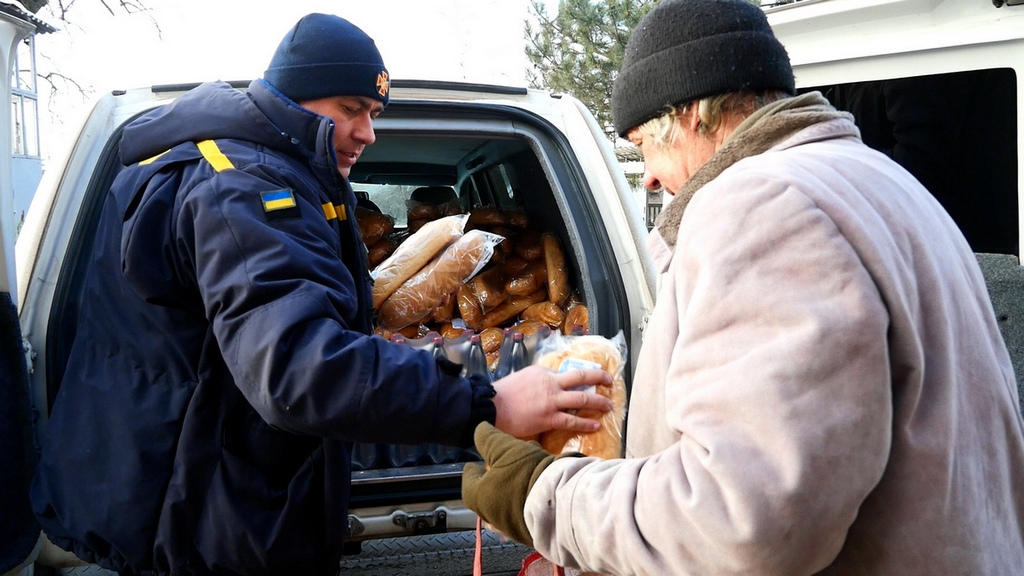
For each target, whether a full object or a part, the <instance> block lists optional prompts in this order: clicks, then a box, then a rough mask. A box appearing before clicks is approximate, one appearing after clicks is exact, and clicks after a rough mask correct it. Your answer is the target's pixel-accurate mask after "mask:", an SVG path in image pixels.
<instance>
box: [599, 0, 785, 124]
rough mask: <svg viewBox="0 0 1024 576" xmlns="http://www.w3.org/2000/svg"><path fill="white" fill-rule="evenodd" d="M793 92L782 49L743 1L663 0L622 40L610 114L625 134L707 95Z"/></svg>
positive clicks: (760, 14)
mask: <svg viewBox="0 0 1024 576" xmlns="http://www.w3.org/2000/svg"><path fill="white" fill-rule="evenodd" d="M773 88H774V89H779V90H783V91H786V92H788V93H790V94H795V93H796V84H795V82H794V79H793V69H792V68H791V67H790V64H789V56H788V55H787V54H786V49H785V48H783V47H782V44H781V43H780V42H779V41H778V40H777V39H776V38H775V34H774V33H772V29H771V27H770V26H769V25H768V19H767V18H766V17H765V15H764V12H762V11H761V9H760V8H758V7H757V6H754V5H753V4H751V3H750V2H749V1H748V0H663V1H662V2H661V3H660V4H658V5H657V6H655V7H654V9H652V10H651V11H650V12H648V13H647V15H646V16H645V17H644V18H643V20H641V21H640V23H639V24H638V25H637V27H636V29H635V30H633V35H632V36H630V38H629V42H628V43H627V44H626V54H625V56H624V58H623V60H622V70H621V71H620V72H619V75H618V77H617V78H616V79H615V84H614V86H613V87H612V121H613V123H614V125H615V131H616V132H618V133H619V135H620V136H625V135H626V133H627V132H629V130H631V129H632V128H634V127H636V126H639V125H640V124H643V123H644V122H646V121H648V120H650V119H651V118H655V117H656V116H659V115H661V114H662V113H663V112H665V110H666V109H667V107H669V106H674V105H677V104H683V103H685V102H691V101H693V100H699V99H701V98H706V97H708V96H716V95H718V94H727V93H730V92H738V91H740V90H753V91H761V90H767V89H773Z"/></svg>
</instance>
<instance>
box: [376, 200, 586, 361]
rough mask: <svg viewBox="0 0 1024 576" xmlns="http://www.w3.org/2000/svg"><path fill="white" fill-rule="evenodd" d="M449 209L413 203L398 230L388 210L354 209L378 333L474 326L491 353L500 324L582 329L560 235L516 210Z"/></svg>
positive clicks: (457, 332)
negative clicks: (367, 263)
mask: <svg viewBox="0 0 1024 576" xmlns="http://www.w3.org/2000/svg"><path fill="white" fill-rule="evenodd" d="M417 209H418V207H417ZM451 212H452V211H451V210H447V211H443V210H436V211H435V212H433V213H429V212H426V211H425V210H417V211H415V212H414V210H413V208H410V211H409V214H408V216H409V218H408V222H409V226H408V229H407V230H405V231H403V232H402V233H401V234H396V233H393V231H394V220H393V219H392V218H391V217H390V216H388V215H382V214H379V213H376V212H371V211H369V210H364V209H357V210H356V219H357V221H358V223H359V227H360V232H361V234H362V237H363V241H364V242H365V243H366V246H367V250H368V254H369V261H370V269H371V276H372V277H373V279H374V285H373V305H374V308H375V310H376V312H377V316H376V320H377V333H378V334H380V335H382V336H384V337H385V338H390V337H391V336H392V335H393V334H396V333H398V334H402V335H403V336H404V337H406V338H419V337H422V336H423V335H424V334H426V333H427V332H429V331H436V332H438V333H439V334H441V335H442V336H443V337H445V338H458V337H459V336H462V335H463V334H464V332H465V331H467V330H472V331H473V332H474V333H479V334H480V335H481V340H482V341H483V343H484V348H485V351H486V352H488V357H489V358H491V359H493V358H496V355H497V350H498V347H500V344H501V342H502V340H503V338H504V335H505V330H504V329H505V328H513V329H514V330H517V331H520V332H523V333H525V334H533V333H536V332H537V331H538V330H540V329H542V328H545V327H546V328H548V329H550V330H552V331H559V332H562V333H563V334H569V333H572V332H576V333H585V332H587V331H588V329H589V326H588V323H589V318H588V312H587V308H586V306H584V305H583V304H582V303H581V302H580V301H579V297H578V294H577V293H576V292H575V290H574V289H573V287H572V286H570V282H569V275H568V271H567V268H566V258H565V252H564V249H563V247H562V243H561V241H560V240H559V239H558V237H557V236H556V235H554V234H551V233H547V232H541V231H539V230H537V229H535V228H534V227H532V226H531V225H530V221H529V218H528V217H527V216H526V214H525V213H523V212H521V211H508V212H503V211H501V210H498V209H497V208H494V207H484V208H478V209H475V210H472V211H470V212H469V213H467V214H459V213H455V214H452V213H451ZM424 214H426V216H425V217H424Z"/></svg>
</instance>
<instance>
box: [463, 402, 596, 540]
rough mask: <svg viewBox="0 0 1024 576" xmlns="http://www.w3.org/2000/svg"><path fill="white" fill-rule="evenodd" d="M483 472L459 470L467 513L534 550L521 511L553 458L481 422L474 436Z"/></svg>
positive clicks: (479, 469) (472, 467) (471, 468)
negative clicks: (482, 459)
mask: <svg viewBox="0 0 1024 576" xmlns="http://www.w3.org/2000/svg"><path fill="white" fill-rule="evenodd" d="M473 440H474V441H475V442H476V449H477V451H479V452H480V455H481V456H483V458H484V464H485V465H486V468H485V467H484V466H482V465H480V464H476V463H470V464H466V466H465V467H464V468H463V469H462V500H463V502H465V503H466V506H468V507H469V509H470V510H472V511H474V512H476V513H477V515H478V516H480V518H481V519H482V520H483V521H484V522H487V523H488V524H490V525H491V526H494V528H495V529H496V530H498V531H499V532H501V533H502V534H505V535H506V536H508V537H509V538H511V539H513V540H515V541H516V542H519V543H521V544H526V545H527V546H530V547H532V546H533V537H532V536H530V531H529V530H528V529H527V528H526V520H525V519H524V518H523V509H524V508H525V506H526V497H527V495H529V493H530V489H531V488H533V484H534V483H535V482H536V481H537V478H538V477H539V476H540V474H541V472H543V471H544V469H545V468H547V467H548V465H550V464H551V463H552V462H554V461H555V459H556V458H561V457H563V456H581V454H579V453H572V454H562V455H559V456H555V455H553V454H550V453H548V452H547V451H546V450H544V449H543V448H541V447H540V444H537V443H536V442H526V441H523V440H519V439H518V438H515V437H513V436H509V435H508V434H505V433H504V432H502V431H500V430H498V429H497V428H495V427H494V426H491V425H490V424H489V423H487V422H481V423H480V424H479V425H477V427H476V432H475V433H474V434H473Z"/></svg>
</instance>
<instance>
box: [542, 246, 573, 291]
mask: <svg viewBox="0 0 1024 576" xmlns="http://www.w3.org/2000/svg"><path fill="white" fill-rule="evenodd" d="M542 243H543V245H544V263H545V265H546V268H547V278H546V280H547V283H548V300H550V301H552V302H554V303H555V304H558V305H559V306H562V305H563V304H565V299H566V298H568V297H569V291H570V290H569V274H568V272H567V271H566V268H565V252H563V251H562V243H561V242H560V241H559V240H558V237H557V236H555V235H554V234H544V236H543V239H542Z"/></svg>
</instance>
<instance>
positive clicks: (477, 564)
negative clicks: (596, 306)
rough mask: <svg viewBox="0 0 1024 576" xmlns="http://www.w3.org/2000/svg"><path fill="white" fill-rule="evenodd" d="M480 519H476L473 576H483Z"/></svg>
mask: <svg viewBox="0 0 1024 576" xmlns="http://www.w3.org/2000/svg"><path fill="white" fill-rule="evenodd" d="M480 526H481V522H480V517H479V516H477V517H476V551H475V552H473V576H483V574H484V563H483V560H482V558H481V557H482V552H483V545H484V543H483V536H482V535H481V534H480Z"/></svg>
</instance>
